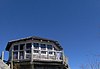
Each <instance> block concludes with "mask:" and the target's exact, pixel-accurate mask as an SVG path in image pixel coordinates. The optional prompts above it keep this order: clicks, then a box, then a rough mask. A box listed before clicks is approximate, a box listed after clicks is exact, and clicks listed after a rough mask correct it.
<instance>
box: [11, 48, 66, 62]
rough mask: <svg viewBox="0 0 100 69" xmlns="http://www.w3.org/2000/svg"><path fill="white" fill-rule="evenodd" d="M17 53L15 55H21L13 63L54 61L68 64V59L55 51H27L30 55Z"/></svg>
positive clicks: (60, 52)
mask: <svg viewBox="0 0 100 69" xmlns="http://www.w3.org/2000/svg"><path fill="white" fill-rule="evenodd" d="M24 52H25V50H24V51H23V52H20V51H19V52H17V53H15V54H18V53H21V54H20V55H18V56H17V57H16V56H15V58H14V56H13V61H18V62H19V61H31V62H32V61H54V62H63V63H66V62H67V58H65V56H64V54H63V52H62V51H55V50H39V49H33V48H31V50H29V51H27V52H28V53H24Z"/></svg>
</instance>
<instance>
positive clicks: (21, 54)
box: [19, 51, 24, 59]
mask: <svg viewBox="0 0 100 69" xmlns="http://www.w3.org/2000/svg"><path fill="white" fill-rule="evenodd" d="M19 58H20V59H24V52H23V51H21V52H20V56H19Z"/></svg>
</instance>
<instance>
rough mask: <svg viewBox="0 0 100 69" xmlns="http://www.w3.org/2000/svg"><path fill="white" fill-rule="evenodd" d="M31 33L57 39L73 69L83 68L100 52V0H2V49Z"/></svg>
mask: <svg viewBox="0 0 100 69" xmlns="http://www.w3.org/2000/svg"><path fill="white" fill-rule="evenodd" d="M28 36H40V37H44V38H49V39H54V40H58V41H59V42H60V44H61V45H62V47H63V48H64V51H65V54H66V55H67V56H68V58H69V64H70V67H71V69H80V65H82V64H85V63H87V62H88V58H90V56H92V55H98V54H100V0H0V52H1V51H2V50H5V47H6V44H7V42H8V41H9V40H13V39H18V38H23V37H28ZM7 56H8V54H7V53H6V55H5V59H7Z"/></svg>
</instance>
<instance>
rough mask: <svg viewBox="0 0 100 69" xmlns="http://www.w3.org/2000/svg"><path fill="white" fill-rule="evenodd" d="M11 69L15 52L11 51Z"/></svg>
mask: <svg viewBox="0 0 100 69" xmlns="http://www.w3.org/2000/svg"><path fill="white" fill-rule="evenodd" d="M11 57H12V58H11V69H13V50H12V51H11Z"/></svg>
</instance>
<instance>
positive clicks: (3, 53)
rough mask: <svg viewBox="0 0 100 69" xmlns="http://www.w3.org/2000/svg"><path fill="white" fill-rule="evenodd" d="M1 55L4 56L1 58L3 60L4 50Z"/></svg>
mask: <svg viewBox="0 0 100 69" xmlns="http://www.w3.org/2000/svg"><path fill="white" fill-rule="evenodd" d="M1 56H2V57H1V59H2V61H3V60H4V51H2V55H1Z"/></svg>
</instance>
